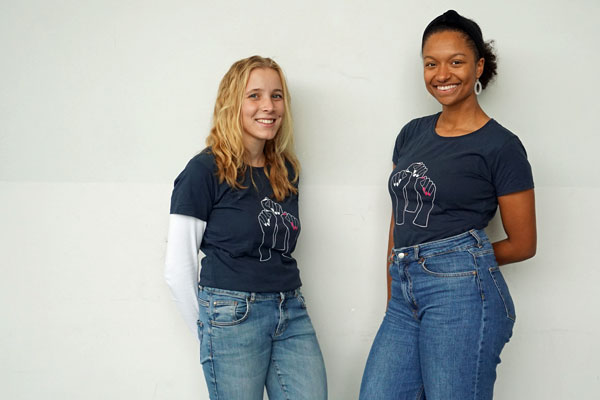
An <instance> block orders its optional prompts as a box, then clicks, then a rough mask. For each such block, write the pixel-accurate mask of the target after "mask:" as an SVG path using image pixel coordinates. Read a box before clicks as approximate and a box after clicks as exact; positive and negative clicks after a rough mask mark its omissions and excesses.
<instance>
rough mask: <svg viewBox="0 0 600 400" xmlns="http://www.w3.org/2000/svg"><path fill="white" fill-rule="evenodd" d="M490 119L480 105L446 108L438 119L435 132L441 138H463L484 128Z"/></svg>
mask: <svg viewBox="0 0 600 400" xmlns="http://www.w3.org/2000/svg"><path fill="white" fill-rule="evenodd" d="M489 120H490V117H488V116H487V114H486V113H485V112H484V111H483V109H482V108H481V106H480V105H479V103H477V101H475V103H474V104H473V103H471V104H461V105H457V106H454V107H444V108H443V109H442V114H441V115H440V117H439V118H438V121H437V124H436V127H435V130H436V132H437V133H438V134H439V135H441V136H461V135H465V134H467V133H471V132H474V131H476V130H478V129H480V128H481V127H482V126H484V125H485V124H486V123H487V122H488V121H489Z"/></svg>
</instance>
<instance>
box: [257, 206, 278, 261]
mask: <svg viewBox="0 0 600 400" xmlns="http://www.w3.org/2000/svg"><path fill="white" fill-rule="evenodd" d="M258 224H259V226H260V230H261V231H262V233H263V237H262V243H261V244H260V247H259V248H258V252H259V253H260V261H268V260H270V259H271V248H272V247H273V245H274V244H275V236H276V235H277V223H276V222H275V215H273V213H272V212H271V211H267V210H262V211H261V212H260V214H258Z"/></svg>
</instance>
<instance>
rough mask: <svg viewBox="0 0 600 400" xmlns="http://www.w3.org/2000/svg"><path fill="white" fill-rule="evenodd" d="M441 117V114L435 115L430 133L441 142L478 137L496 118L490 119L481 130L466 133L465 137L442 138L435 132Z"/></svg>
mask: <svg viewBox="0 0 600 400" xmlns="http://www.w3.org/2000/svg"><path fill="white" fill-rule="evenodd" d="M440 115H442V113H441V112H439V113H437V114H436V115H435V117H434V118H433V122H432V124H431V129H430V132H431V134H432V135H433V136H435V137H436V138H438V139H440V140H459V139H461V138H465V137H472V136H473V135H477V134H479V133H481V132H482V131H483V130H484V129H485V128H486V127H487V126H488V125H490V123H491V122H492V121H494V118H490V119H489V120H488V121H487V122H486V123H485V124H484V125H483V126H482V127H481V128H479V129H476V130H474V131H473V132H469V133H465V134H464V135H460V136H442V135H440V134H438V133H437V132H436V131H435V126H436V125H437V122H438V119H439V118H440Z"/></svg>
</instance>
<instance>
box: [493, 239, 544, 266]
mask: <svg viewBox="0 0 600 400" xmlns="http://www.w3.org/2000/svg"><path fill="white" fill-rule="evenodd" d="M492 246H494V254H495V256H496V261H498V265H505V264H510V263H514V262H519V261H523V260H527V259H528V258H531V257H533V256H534V255H535V250H536V243H535V240H532V241H530V242H529V243H523V242H520V243H514V242H513V241H511V240H510V239H504V240H501V241H499V242H496V243H493V244H492Z"/></svg>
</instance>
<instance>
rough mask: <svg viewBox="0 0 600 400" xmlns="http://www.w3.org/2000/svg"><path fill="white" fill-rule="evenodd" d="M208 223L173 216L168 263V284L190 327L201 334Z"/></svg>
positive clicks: (171, 217)
mask: <svg viewBox="0 0 600 400" xmlns="http://www.w3.org/2000/svg"><path fill="white" fill-rule="evenodd" d="M205 229H206V222H204V221H202V220H201V219H198V218H194V217H191V216H188V215H180V214H171V215H170V217H169V235H168V243H167V255H166V260H165V280H166V281H167V285H169V288H170V289H171V294H172V295H173V300H175V303H176V305H177V308H178V309H179V311H180V312H181V314H182V316H183V319H184V320H185V323H186V325H187V326H188V327H189V328H190V330H191V331H192V332H193V333H194V335H197V332H198V326H197V321H198V312H199V309H198V253H199V252H200V243H201V242H202V236H203V235H204V230H205Z"/></svg>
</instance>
